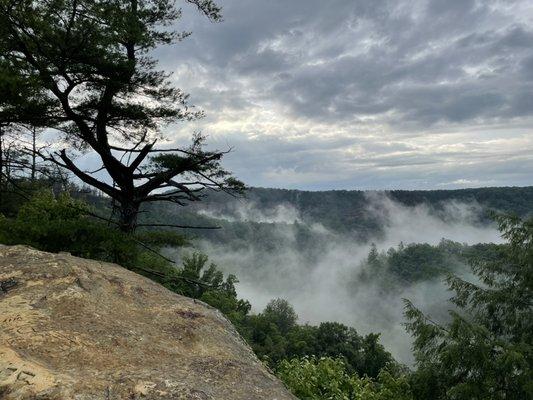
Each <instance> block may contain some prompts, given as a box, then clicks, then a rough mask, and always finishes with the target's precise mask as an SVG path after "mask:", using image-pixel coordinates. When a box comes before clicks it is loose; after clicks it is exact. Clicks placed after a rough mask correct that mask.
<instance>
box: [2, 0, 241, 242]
mask: <svg viewBox="0 0 533 400" xmlns="http://www.w3.org/2000/svg"><path fill="white" fill-rule="evenodd" d="M187 2H188V3H191V4H193V5H195V6H196V7H197V8H198V10H199V11H200V12H201V13H203V14H204V15H205V16H206V17H207V18H208V19H210V20H212V21H218V20H220V18H221V14H220V8H219V7H218V6H217V5H216V4H215V3H214V2H213V1H212V0H187ZM179 17H180V9H178V8H177V7H176V6H175V3H174V1H172V0H0V126H3V125H8V124H10V125H13V124H25V125H29V126H34V127H37V126H38V127H43V128H48V129H53V130H54V131H56V132H58V133H59V134H60V135H62V139H63V148H62V149H61V150H59V151H57V152H55V151H53V152H45V151H41V152H40V153H39V155H40V156H41V157H42V158H43V159H45V160H47V161H49V162H52V163H55V164H57V165H59V166H61V167H63V168H66V169H67V170H69V171H70V172H72V173H73V174H74V175H76V176H77V177H78V178H79V179H80V180H81V181H83V182H84V183H86V184H88V185H91V186H93V187H95V188H97V189H99V190H101V191H102V192H104V193H106V194H107V195H108V196H110V197H111V198H113V199H114V200H115V201H116V203H117V206H118V209H119V210H120V213H119V226H120V228H121V229H122V230H123V231H126V232H131V231H133V230H134V229H135V228H136V226H137V215H138V212H139V207H140V205H141V204H142V203H145V202H155V201H172V202H175V203H178V204H180V205H182V204H184V203H185V202H189V201H197V200H200V199H201V197H202V194H201V192H202V191H203V190H204V189H205V188H213V189H215V190H229V191H232V190H237V191H239V190H241V189H242V184H241V183H240V182H238V181H236V180H235V179H234V178H232V177H231V175H230V174H229V173H228V172H227V171H225V170H224V169H223V168H222V167H221V165H220V160H221V158H222V157H223V155H224V152H221V151H206V150H204V148H203V137H202V136H201V135H195V136H194V138H193V143H192V145H191V146H190V147H187V148H173V149H168V148H167V149H162V148H156V146H155V145H156V141H157V140H158V139H161V138H163V135H162V129H161V128H162V127H164V126H165V125H167V124H169V123H175V122H179V121H190V120H194V119H197V118H200V117H202V116H203V113H202V112H201V111H198V110H195V109H194V108H193V107H192V106H191V105H189V104H188V95H187V94H185V93H183V92H182V91H181V90H179V89H177V88H175V87H173V86H172V85H171V83H170V79H169V74H167V73H165V72H163V71H159V70H157V69H156V61H155V60H154V59H153V58H152V57H151V54H152V51H153V50H154V49H155V48H156V47H158V46H160V45H165V44H170V43H173V42H176V41H179V40H182V39H184V38H186V37H187V36H188V35H189V32H176V31H174V30H172V29H171V28H170V25H171V24H173V23H174V22H175V21H176V20H177V19H178V18H179ZM88 150H91V151H94V152H95V153H96V154H97V155H98V157H99V158H100V160H101V167H100V168H98V169H97V170H95V171H84V170H83V169H82V168H81V167H80V166H79V165H77V164H76V161H75V157H76V156H77V155H79V154H80V152H84V151H88ZM100 171H104V172H105V173H107V175H108V177H109V179H108V180H106V179H102V178H101V177H100V176H99V175H95V174H96V173H97V172H100ZM110 181H112V182H113V184H111V183H109V182H110Z"/></svg>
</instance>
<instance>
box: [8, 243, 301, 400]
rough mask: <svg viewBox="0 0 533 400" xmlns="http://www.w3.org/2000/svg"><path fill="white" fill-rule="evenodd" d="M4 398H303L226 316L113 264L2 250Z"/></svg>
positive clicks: (23, 249)
mask: <svg viewBox="0 0 533 400" xmlns="http://www.w3.org/2000/svg"><path fill="white" fill-rule="evenodd" d="M0 399H17V400H20V399H41V400H44V399H46V400H52V399H54V400H56V399H57V400H59V399H61V400H63V399H64V400H72V399H76V400H89V399H90V400H93V399H94V400H97V399H98V400H104V399H105V400H108V399H109V400H114V399H117V400H125V399H221V400H232V399H246V400H255V399H268V400H275V399H277V400H285V399H294V397H293V396H291V395H290V394H289V393H288V391H287V390H286V389H285V387H284V386H283V385H282V383H281V382H280V381H278V380H277V379H276V378H275V377H274V376H273V375H272V374H271V373H269V372H268V371H267V370H266V369H265V367H264V366H263V365H262V364H261V363H260V362H259V361H258V360H257V358H256V357H255V355H254V354H253V353H252V351H251V350H250V348H249V347H248V346H247V345H246V344H245V343H244V342H243V340H242V339H241V337H240V336H239V335H238V334H237V332H236V331H235V329H234V328H233V326H232V325H231V324H230V323H229V322H228V321H227V320H226V319H225V318H224V317H223V316H222V315H221V314H220V312H218V311H217V310H215V309H213V308H211V307H209V306H207V305H205V304H203V303H201V302H197V301H194V300H192V299H189V298H186V297H182V296H179V295H176V294H174V293H172V292H170V291H168V290H167V289H165V288H164V287H162V286H161V285H158V284H157V283H154V282H152V281H150V280H148V279H146V278H144V277H142V276H139V275H137V274H135V273H133V272H130V271H128V270H126V269H124V268H121V267H119V266H117V265H114V264H108V263H103V262H98V261H91V260H85V259H81V258H77V257H73V256H70V255H66V254H49V253H44V252H40V251H36V250H33V249H31V248H28V247H23V246H14V247H6V246H1V245H0Z"/></svg>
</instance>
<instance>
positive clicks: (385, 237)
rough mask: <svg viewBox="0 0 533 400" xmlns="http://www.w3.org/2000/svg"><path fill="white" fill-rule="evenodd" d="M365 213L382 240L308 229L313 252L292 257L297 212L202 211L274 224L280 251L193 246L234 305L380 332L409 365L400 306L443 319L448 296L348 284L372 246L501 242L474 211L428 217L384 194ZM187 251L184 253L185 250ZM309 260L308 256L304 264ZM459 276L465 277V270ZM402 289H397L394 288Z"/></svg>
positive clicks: (437, 285) (373, 197) (452, 208)
mask: <svg viewBox="0 0 533 400" xmlns="http://www.w3.org/2000/svg"><path fill="white" fill-rule="evenodd" d="M367 199H368V207H367V210H366V212H368V213H371V214H372V215H374V216H376V217H377V218H379V221H380V222H381V225H382V226H383V232H382V234H380V235H379V236H376V237H374V238H371V239H369V240H367V241H365V242H358V241H356V240H353V239H347V236H346V235H340V234H338V233H335V232H332V231H330V230H328V229H326V228H325V227H324V226H322V225H320V224H318V223H313V224H311V225H310V226H309V227H310V229H311V231H312V232H313V234H316V235H317V237H318V238H320V246H318V251H317V249H316V248H315V249H304V250H301V249H300V251H298V250H296V249H297V245H296V240H297V238H296V229H295V221H301V218H300V216H299V213H298V210H296V209H295V208H294V207H291V206H289V205H285V204H281V205H279V206H278V207H275V208H274V209H272V210H269V211H268V212H267V213H265V212H261V211H259V210H257V209H256V208H255V207H254V205H253V204H251V203H244V204H242V205H241V206H239V209H238V210H236V211H237V212H235V213H232V216H231V217H227V216H226V217H225V216H223V215H220V214H214V213H212V212H209V211H204V213H205V214H207V215H210V216H214V217H217V218H227V219H228V220H234V219H235V218H237V219H239V220H243V221H244V220H248V221H255V222H265V223H274V224H273V226H272V228H273V229H274V232H275V235H277V236H278V237H279V239H280V242H281V243H283V245H281V246H277V247H276V249H275V251H265V250H264V249H260V248H259V247H258V246H255V245H254V244H252V243H250V244H249V245H248V246H246V248H244V247H240V248H237V249H235V248H234V247H232V246H227V245H225V244H224V243H222V244H215V243H212V242H209V241H207V240H201V239H200V240H198V241H197V242H196V243H195V247H196V248H197V249H199V250H201V251H202V252H205V253H206V254H208V255H209V257H210V259H211V261H213V262H215V263H216V264H217V265H218V266H219V267H220V268H221V269H222V270H223V271H224V272H226V273H233V274H235V275H236V276H237V277H238V279H239V281H240V282H239V283H238V285H237V291H238V294H239V297H241V298H244V299H247V300H249V301H250V303H251V304H252V307H253V311H255V312H260V311H261V310H262V309H263V308H264V306H265V305H266V304H267V303H268V302H269V301H270V300H271V299H273V298H284V299H287V300H288V301H289V302H290V303H291V304H292V305H293V306H294V308H295V310H296V312H297V313H298V316H299V322H300V323H307V322H308V323H311V324H317V323H320V322H322V321H338V322H342V323H345V324H347V325H349V326H353V327H354V328H356V329H357V331H358V332H359V333H365V334H366V333H370V332H381V334H382V336H381V337H382V343H383V344H384V345H385V347H386V348H387V349H388V350H389V351H390V352H391V353H392V354H393V355H394V356H395V358H396V359H398V360H399V361H401V362H403V363H406V364H411V363H412V355H411V338H410V336H409V334H408V333H406V331H405V328H404V326H403V325H402V324H403V323H404V322H405V321H404V317H403V302H402V298H408V299H410V300H411V301H412V302H413V303H414V304H415V305H417V306H418V307H419V308H421V309H422V310H423V311H424V312H427V313H429V314H431V315H432V317H435V318H437V319H439V318H444V317H445V315H446V314H447V312H446V311H447V309H448V308H449V304H448V302H447V299H448V298H449V297H450V295H451V294H450V293H449V292H448V291H447V290H446V287H445V285H444V284H443V283H442V282H440V281H434V282H424V283H420V284H416V285H412V286H409V287H407V288H403V289H401V290H400V289H399V290H398V291H397V292H394V293H391V292H384V291H383V289H381V287H380V286H379V285H378V284H368V283H365V284H362V283H361V282H358V281H357V280H356V279H354V277H356V276H357V272H358V270H359V269H360V268H361V262H362V261H363V260H365V259H366V258H367V255H368V252H369V249H370V246H371V243H372V242H374V243H375V244H376V245H377V247H378V249H379V250H387V249H388V248H390V247H396V246H397V245H398V244H399V243H400V242H403V243H404V244H409V243H429V244H432V245H436V244H438V243H439V242H440V241H441V239H442V238H446V239H450V240H453V241H456V242H461V243H467V244H475V243H488V242H501V238H500V235H499V233H498V231H497V229H496V228H495V227H494V226H486V225H485V226H482V225H480V224H479V223H477V222H476V221H478V220H479V218H478V216H479V213H480V212H481V207H480V206H479V205H477V204H464V203H457V202H448V203H446V204H444V205H443V207H442V208H440V211H435V210H434V209H431V208H429V207H427V206H425V205H419V206H415V207H407V206H404V205H402V204H399V203H397V202H394V201H393V200H391V199H390V198H388V197H387V196H386V195H385V194H383V193H371V194H368V196H367ZM186 251H190V250H186ZM309 253H314V256H313V257H311V258H310V257H309ZM462 274H464V275H468V274H469V272H468V268H467V267H466V266H465V268H464V272H462ZM399 287H401V285H399Z"/></svg>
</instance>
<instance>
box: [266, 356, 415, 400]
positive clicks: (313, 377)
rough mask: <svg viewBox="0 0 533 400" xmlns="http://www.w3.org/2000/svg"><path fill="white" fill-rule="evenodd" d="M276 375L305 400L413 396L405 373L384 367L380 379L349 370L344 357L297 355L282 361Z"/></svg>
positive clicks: (406, 399) (406, 398)
mask: <svg viewBox="0 0 533 400" xmlns="http://www.w3.org/2000/svg"><path fill="white" fill-rule="evenodd" d="M276 375H277V376H278V377H279V378H280V379H281V380H282V381H283V382H284V383H285V384H286V385H287V387H288V388H289V389H290V390H291V392H292V393H294V395H295V396H297V397H298V398H300V399H302V400H303V399H305V400H323V399H330V400H412V399H413V396H412V393H411V389H410V387H409V383H408V382H407V379H406V378H405V377H398V378H394V377H393V376H392V375H391V374H390V373H389V372H387V371H385V370H384V371H382V372H380V374H379V375H378V377H377V379H376V380H372V379H371V378H368V377H365V378H360V377H359V376H358V375H357V374H354V373H349V372H348V370H347V368H346V364H345V363H344V361H343V360H342V359H338V358H331V357H322V358H317V357H304V358H293V359H291V360H284V361H282V362H280V364H279V365H278V368H277V369H276Z"/></svg>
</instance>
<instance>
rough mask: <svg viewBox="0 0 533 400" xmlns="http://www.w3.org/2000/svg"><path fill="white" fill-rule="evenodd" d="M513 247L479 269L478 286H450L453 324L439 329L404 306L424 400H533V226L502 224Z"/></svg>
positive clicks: (508, 220)
mask: <svg viewBox="0 0 533 400" xmlns="http://www.w3.org/2000/svg"><path fill="white" fill-rule="evenodd" d="M498 222H499V226H500V230H501V232H502V236H503V237H504V238H505V239H507V243H506V244H505V245H503V246H502V247H501V249H500V253H499V254H498V256H497V257H495V258H494V259H491V260H489V261H487V260H480V261H478V262H475V263H473V265H472V270H473V272H474V274H475V275H476V276H477V278H478V282H469V281H466V280H464V279H461V278H459V277H456V276H450V277H449V278H448V279H447V282H448V285H449V287H450V289H451V290H453V291H454V292H455V296H454V297H453V298H452V299H451V300H452V302H453V304H454V305H455V306H456V310H454V311H451V312H450V317H451V320H450V322H448V323H446V324H438V323H436V322H434V321H432V320H431V319H430V318H429V317H427V316H425V315H424V314H423V313H422V312H421V311H420V310H418V309H417V308H415V307H414V305H413V304H412V303H410V302H409V301H406V316H407V317H408V319H409V323H408V324H407V327H408V330H409V331H411V332H412V333H413V335H414V337H415V342H414V350H415V357H416V362H417V366H418V371H417V372H416V373H415V374H414V377H413V380H414V382H415V384H414V386H413V387H414V389H415V392H416V394H417V398H420V399H430V398H431V399H436V400H439V399H458V400H459V399H461V400H477V399H494V400H496V399H497V400H500V399H501V400H503V399H505V400H524V399H532V398H533V219H529V220H525V221H521V220H519V219H518V218H514V217H499V218H498Z"/></svg>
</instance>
